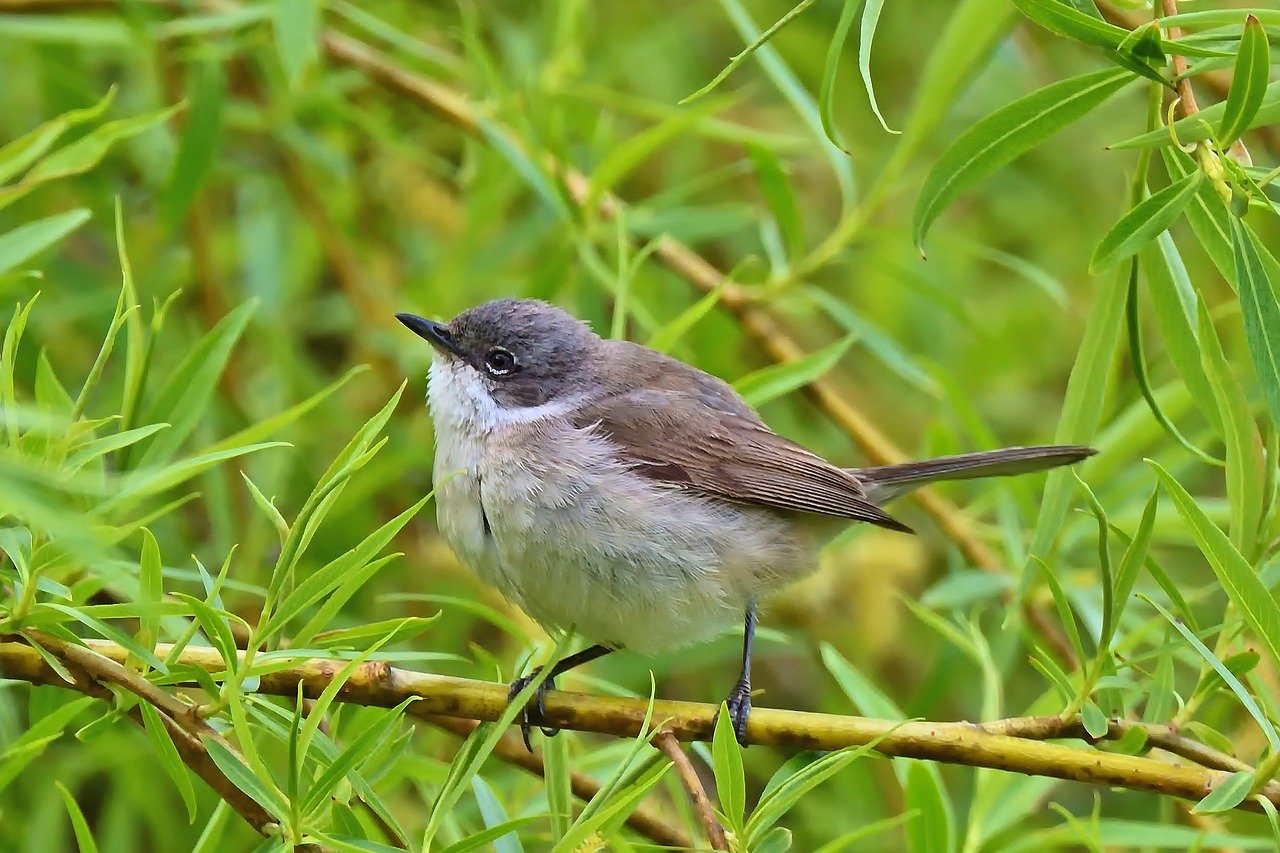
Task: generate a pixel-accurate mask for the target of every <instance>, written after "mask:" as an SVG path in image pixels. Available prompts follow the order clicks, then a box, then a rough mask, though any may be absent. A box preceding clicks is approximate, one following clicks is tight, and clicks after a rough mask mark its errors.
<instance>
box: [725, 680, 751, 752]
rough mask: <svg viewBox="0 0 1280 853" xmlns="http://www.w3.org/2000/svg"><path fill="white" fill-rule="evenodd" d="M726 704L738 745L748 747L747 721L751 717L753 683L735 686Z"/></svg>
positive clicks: (740, 683) (741, 682)
mask: <svg viewBox="0 0 1280 853" xmlns="http://www.w3.org/2000/svg"><path fill="white" fill-rule="evenodd" d="M724 704H725V706H726V707H727V708H728V710H729V722H731V723H732V724H733V734H734V737H736V738H737V739H738V743H740V744H742V745H743V746H746V745H747V719H748V718H749V717H750V716H751V683H750V682H748V681H739V682H738V683H737V684H735V685H733V689H732V690H730V691H729V695H728V697H727V698H726V699H725V700H724Z"/></svg>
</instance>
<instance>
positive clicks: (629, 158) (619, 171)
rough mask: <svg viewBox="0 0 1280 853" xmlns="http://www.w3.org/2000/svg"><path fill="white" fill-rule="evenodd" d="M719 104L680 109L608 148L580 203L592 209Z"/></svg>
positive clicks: (587, 208) (593, 173)
mask: <svg viewBox="0 0 1280 853" xmlns="http://www.w3.org/2000/svg"><path fill="white" fill-rule="evenodd" d="M720 106H721V104H717V103H709V104H707V105H705V106H700V107H696V108H691V109H685V110H681V111H680V112H677V113H676V114H674V115H672V116H669V117H668V118H666V119H664V120H663V121H661V122H659V123H658V124H655V125H653V126H652V127H649V128H646V129H644V130H642V131H641V132H639V133H636V134H633V135H631V136H628V137H627V138H626V139H624V140H622V141H621V142H619V143H618V144H617V145H615V146H613V147H612V148H610V149H609V151H608V153H607V154H605V155H604V157H603V158H602V159H601V160H600V163H599V165H597V166H596V168H595V169H594V170H592V172H591V187H590V188H589V189H588V190H587V196H586V200H585V201H584V202H583V203H582V207H583V209H584V210H595V209H596V207H597V206H598V205H599V203H600V198H601V196H603V195H604V194H605V193H607V192H608V191H609V190H611V189H613V187H615V186H617V184H618V182H619V181H621V180H622V179H623V178H625V177H626V176H627V175H629V174H631V173H632V172H633V171H635V170H636V169H637V168H638V167H639V166H640V165H641V164H642V163H643V162H644V161H645V160H646V159H648V157H649V156H650V155H652V154H653V153H654V152H655V151H657V150H658V149H659V148H661V147H662V146H664V145H666V144H667V143H668V142H670V141H671V140H673V139H675V138H677V137H678V136H680V135H681V134H682V133H685V132H686V131H688V130H689V128H691V127H693V126H694V125H695V124H697V123H698V122H699V121H701V120H703V119H704V118H706V116H707V115H708V114H709V113H710V112H712V110H713V109H714V108H717V107H720Z"/></svg>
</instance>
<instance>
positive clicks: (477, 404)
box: [427, 355, 584, 437]
mask: <svg viewBox="0 0 1280 853" xmlns="http://www.w3.org/2000/svg"><path fill="white" fill-rule="evenodd" d="M427 375H428V381H427V402H428V403H429V404H430V406H431V416H432V418H433V419H434V420H435V423H436V430H437V432H445V431H457V432H461V433H463V434H464V435H469V436H477V437H479V436H482V435H488V434H489V433H492V432H493V431H494V430H498V429H501V428H502V427H506V426H511V425H514V424H528V423H534V422H536V421H540V420H544V419H546V418H555V417H560V416H562V415H565V414H567V413H569V412H571V411H573V410H574V409H576V408H577V407H578V406H580V405H581V404H582V402H583V400H584V398H583V397H582V396H580V395H575V396H573V397H571V398H569V399H566V400H551V401H550V402H547V403H543V404H541V405H538V406H527V407H524V408H515V409H510V408H506V407H504V406H500V405H498V403H496V402H495V401H494V399H493V393H492V390H491V389H492V387H493V380H491V379H489V378H487V377H485V376H482V375H481V374H480V372H479V371H478V370H476V369H475V368H474V367H472V366H471V365H469V364H466V363H465V362H462V361H458V360H457V359H451V358H447V357H444V356H439V355H437V356H435V357H434V358H432V360H431V369H430V371H429V372H428V374H427Z"/></svg>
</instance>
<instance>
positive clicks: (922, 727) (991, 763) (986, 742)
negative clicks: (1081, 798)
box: [0, 641, 1280, 811]
mask: <svg viewBox="0 0 1280 853" xmlns="http://www.w3.org/2000/svg"><path fill="white" fill-rule="evenodd" d="M88 646H89V648H90V649H92V650H93V651H94V652H97V653H98V654H100V655H102V656H103V657H105V658H107V659H108V660H111V661H115V662H117V663H123V662H125V661H126V659H127V652H126V651H125V650H124V649H123V648H121V647H119V646H117V645H115V644H112V643H106V642H100V641H88ZM168 651H169V650H168V649H167V648H166V647H165V646H163V645H162V646H160V647H159V648H158V649H157V653H158V654H159V655H160V656H161V657H164V656H166V655H167V654H168ZM175 663H176V664H177V665H178V666H188V667H194V668H197V669H202V670H205V671H206V672H209V673H211V674H215V675H216V674H217V673H220V672H223V671H224V670H225V665H224V664H223V662H222V659H221V658H220V657H219V656H218V653H217V652H216V651H215V650H213V649H208V648H188V649H185V650H183V652H182V653H181V654H180V655H179V656H178V659H177V660H176V661H175ZM344 665H345V664H344V663H343V662H342V661H335V660H325V659H311V658H308V659H299V660H298V661H297V662H296V663H295V664H294V665H293V666H291V667H289V668H287V669H281V670H278V671H275V672H271V673H266V674H263V675H262V677H261V682H260V684H259V687H258V692H259V693H265V694H269V695H279V696H287V697H293V696H296V695H297V690H298V686H299V685H301V686H302V689H303V694H304V695H306V696H309V697H316V696H319V695H320V693H321V692H322V691H323V690H324V689H325V687H326V686H328V685H329V684H330V683H331V681H332V680H333V678H334V677H335V675H336V674H337V673H338V672H340V671H341V670H342V668H343V666H344ZM0 675H3V676H4V677H6V678H16V679H23V680H26V681H32V682H36V683H42V684H59V683H62V684H64V686H67V687H69V688H72V685H66V684H65V682H61V681H60V680H59V678H58V676H57V675H56V674H55V673H54V672H53V671H52V670H51V669H50V668H49V667H48V665H47V664H46V663H45V662H44V660H43V659H42V658H41V657H40V655H39V654H37V653H36V651H35V650H34V649H32V648H31V647H30V646H28V645H26V644H25V643H22V642H16V641H10V642H5V643H0ZM174 686H175V687H177V688H178V689H198V688H197V687H196V685H195V684H194V683H192V684H189V685H174ZM409 697H418V701H417V702H414V703H413V704H411V705H410V706H409V713H410V714H411V715H413V716H418V717H428V718H430V717H435V716H445V717H460V718H464V719H471V720H479V721H492V720H496V719H498V717H499V716H500V715H501V714H502V711H503V709H504V708H505V706H506V702H507V687H506V685H503V684H494V683H491V682H486V681H475V680H472V679H467V678H455V677H452V676H446V675H435V674H433V673H426V672H416V671H412V670H406V669H398V668H395V667H391V666H389V665H387V664H386V663H380V662H371V663H366V664H364V665H362V666H361V667H359V668H358V669H357V670H356V672H355V673H354V674H353V675H352V676H351V677H350V678H349V679H348V680H347V682H346V684H344V685H343V687H342V690H341V691H340V692H339V694H338V700H339V701H342V702H347V703H353V704H359V705H370V706H378V707H394V706H395V705H398V704H400V703H401V702H402V701H404V700H405V699H407V698H409ZM647 706H648V703H647V702H645V701H643V700H640V699H623V698H615V697H604V696H590V695H586V694H582V693H569V692H562V691H551V692H549V693H548V694H547V701H546V708H547V713H546V717H545V719H542V720H539V721H538V722H540V723H542V724H546V725H551V726H556V727H559V728H563V729H574V730H577V731H586V732H598V733H601V734H609V735H616V736H619V737H631V736H634V735H636V734H637V733H638V732H639V731H640V728H641V726H642V725H643V724H644V720H645V717H646V711H647ZM716 710H717V708H716V706H714V705H707V704H701V703H695V702H669V701H658V702H654V704H653V711H652V716H651V719H652V720H653V722H654V723H655V724H658V725H661V726H662V727H663V728H666V729H669V730H670V731H671V732H672V733H673V734H674V735H675V736H676V737H678V738H680V739H681V740H709V739H710V738H711V734H712V731H713V720H714V717H715V713H716ZM1074 725H1075V724H1074V723H1073V722H1072V721H1065V720H1059V719H1058V718H1056V717H1038V718H1022V719H1019V720H1002V721H996V722H993V723H988V724H975V723H968V722H929V721H911V722H906V723H903V722H899V721H895V720H877V719H871V718H867V717H845V716H836V715H832V714H815V713H809V712H805V711H787V710H780V709H773V708H757V709H755V710H754V711H753V712H752V715H751V721H750V723H749V725H748V727H747V733H746V735H747V736H746V741H747V742H748V743H752V744H761V745H768V746H776V747H784V748H793V749H818V750H837V749H844V748H846V747H851V746H862V745H865V744H868V743H872V742H876V743H877V745H876V751H877V752H880V753H882V754H883V755H886V756H896V757H903V758H921V759H930V760H933V761H940V762H945V763H949V764H959V765H966V766H970V767H988V768H994V769H998V770H1007V771H1010V772H1014V773H1025V774H1027V775H1033V776H1049V777H1053V778H1057V779H1065V780H1070V781H1076V782H1087V783H1090V784H1094V785H1105V786H1108V787H1118V788H1126V789H1129V790H1133V791H1152V792H1155V793H1159V794H1166V795H1168V796H1173V797H1181V798H1184V799H1188V800H1198V799H1200V798H1202V797H1204V796H1205V795H1206V794H1207V793H1209V791H1211V790H1212V789H1213V787H1214V786H1215V785H1217V784H1219V783H1220V782H1222V780H1224V779H1226V778H1227V777H1228V776H1229V775H1230V772H1229V771H1228V770H1225V769H1211V768H1206V767H1201V766H1198V765H1190V764H1180V763H1172V762H1171V761H1165V760H1158V759H1156V758H1150V757H1138V756H1130V755H1120V754H1116V753H1109V752H1104V751H1101V750H1097V749H1093V748H1091V747H1087V746H1074V745H1068V744H1063V743H1052V742H1046V741H1044V740H1041V739H1040V738H1044V737H1053V736H1058V735H1070V734H1072V733H1073V728H1074ZM1123 728H1124V724H1123V723H1119V722H1118V723H1117V732H1121V731H1122V730H1123ZM1004 731H1008V732H1021V733H1025V734H1028V735H1030V736H1029V737H1016V736H1013V735H1011V734H1003V733H1001V732H1004ZM1168 734H1169V736H1173V733H1168ZM1206 752H1211V751H1207V750H1206ZM1257 793H1258V794H1259V795H1260V796H1262V797H1265V798H1266V799H1268V800H1269V801H1270V802H1271V803H1272V804H1273V805H1275V806H1277V807H1280V784H1277V783H1276V782H1274V781H1271V782H1268V783H1267V784H1266V785H1265V786H1264V787H1263V788H1262V789H1261V790H1260V791H1258V792H1257ZM1239 807H1240V808H1243V809H1249V810H1253V811H1257V810H1259V809H1260V808H1261V807H1260V806H1259V804H1258V803H1257V802H1256V801H1255V800H1253V799H1249V800H1246V801H1245V802H1243V803H1241V804H1240V806H1239Z"/></svg>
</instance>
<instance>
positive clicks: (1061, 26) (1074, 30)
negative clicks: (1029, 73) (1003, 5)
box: [1013, 0, 1165, 67]
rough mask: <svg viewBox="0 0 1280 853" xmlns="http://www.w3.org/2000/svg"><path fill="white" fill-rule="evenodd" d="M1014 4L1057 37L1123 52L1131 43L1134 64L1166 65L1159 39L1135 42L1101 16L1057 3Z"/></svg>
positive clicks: (1022, 0)
mask: <svg viewBox="0 0 1280 853" xmlns="http://www.w3.org/2000/svg"><path fill="white" fill-rule="evenodd" d="M1013 2H1014V5H1015V6H1017V7H1018V9H1019V11H1021V12H1022V13H1023V14H1024V15H1026V16H1027V17H1028V18H1030V19H1031V20H1033V21H1035V22H1036V23H1037V24H1040V25H1041V26H1042V27H1044V28H1045V29H1047V30H1049V31H1051V32H1055V33H1057V34H1058V35H1062V36H1066V37H1067V38H1071V39H1075V40H1076V41H1078V42H1081V43H1082V44H1088V45H1092V46H1094V47H1101V48H1106V49H1108V50H1121V49H1122V48H1123V47H1124V46H1125V45H1129V44H1132V53H1131V55H1132V57H1133V59H1134V61H1136V62H1142V63H1146V64H1147V65H1148V67H1156V66H1159V65H1163V64H1164V61H1165V58H1164V54H1163V53H1162V52H1161V51H1160V43H1159V40H1158V39H1157V41H1156V42H1155V44H1154V45H1152V44H1151V43H1150V42H1147V41H1145V40H1138V41H1136V42H1135V41H1134V39H1133V38H1132V35H1133V33H1132V32H1131V31H1130V30H1126V29H1125V28H1124V27H1118V26H1116V25H1115V24H1109V23H1107V22H1106V21H1105V20H1103V19H1102V18H1101V17H1098V16H1094V15H1089V14H1087V13H1086V12H1082V11H1080V10H1079V9H1075V8H1072V7H1071V6H1069V5H1067V4H1066V3H1061V2H1058V0H1013ZM1146 26H1148V25H1144V27H1143V28H1142V29H1146ZM1135 32H1136V31H1135Z"/></svg>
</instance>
